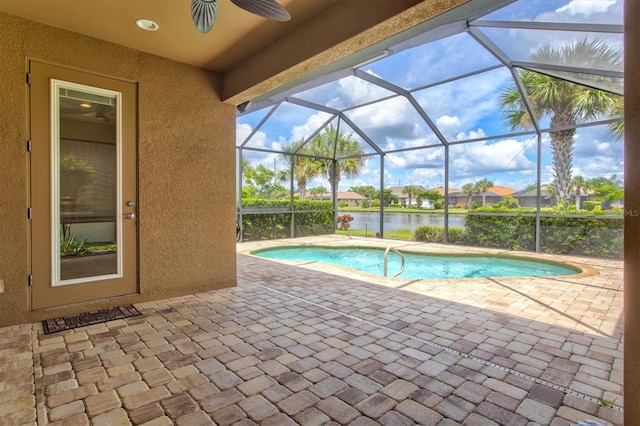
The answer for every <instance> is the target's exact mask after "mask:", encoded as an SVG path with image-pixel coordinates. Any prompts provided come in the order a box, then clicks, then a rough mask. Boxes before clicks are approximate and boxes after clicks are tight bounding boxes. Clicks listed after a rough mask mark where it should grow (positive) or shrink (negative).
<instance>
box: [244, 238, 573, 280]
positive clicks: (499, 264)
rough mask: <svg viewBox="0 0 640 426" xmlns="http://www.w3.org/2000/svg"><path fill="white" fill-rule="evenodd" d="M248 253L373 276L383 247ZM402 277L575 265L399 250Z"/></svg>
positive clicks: (392, 266)
mask: <svg viewBox="0 0 640 426" xmlns="http://www.w3.org/2000/svg"><path fill="white" fill-rule="evenodd" d="M252 254H254V255H256V256H260V257H264V258H268V259H282V260H301V261H309V262H325V263H333V264H336V265H341V266H346V267H348V268H352V269H357V270H360V271H363V272H367V273H370V274H375V275H381V276H382V275H384V272H383V270H384V249H376V248H361V247H354V248H351V247H349V248H346V247H320V246H295V247H280V248H269V249H262V250H256V251H254V252H252ZM402 254H403V255H404V257H405V261H406V265H405V270H404V273H402V275H399V276H398V278H404V279H439V278H440V279H443V278H444V279H449V278H481V277H522V276H536V277H538V276H555V275H574V274H577V273H579V272H580V270H579V269H578V268H574V267H570V266H568V265H562V264H560V263H550V262H543V261H535V260H528V259H524V258H518V257H509V256H491V255H463V254H460V255H440V254H437V255H433V254H417V253H408V252H402ZM401 263H402V262H401V260H400V257H399V256H398V255H397V254H395V253H394V252H393V251H390V252H389V264H388V269H387V271H388V274H387V275H388V276H390V277H391V276H393V275H394V274H395V273H396V272H398V271H399V270H400V266H401Z"/></svg>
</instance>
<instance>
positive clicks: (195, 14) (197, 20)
mask: <svg viewBox="0 0 640 426" xmlns="http://www.w3.org/2000/svg"><path fill="white" fill-rule="evenodd" d="M217 16H218V2H217V0H191V17H192V18H193V23H194V24H195V26H196V28H197V29H198V31H200V32H201V33H203V34H205V33H208V32H209V30H210V29H211V28H212V27H213V24H215V22H216V17H217Z"/></svg>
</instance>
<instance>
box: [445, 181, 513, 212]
mask: <svg viewBox="0 0 640 426" xmlns="http://www.w3.org/2000/svg"><path fill="white" fill-rule="evenodd" d="M517 192H518V190H517V189H513V188H509V187H507V186H492V187H491V188H489V190H487V191H486V192H474V193H473V195H472V196H471V199H470V200H469V198H468V197H467V195H466V194H465V193H463V192H462V191H461V190H457V191H453V190H452V189H449V205H450V206H454V207H461V208H465V207H468V204H469V203H472V202H474V201H479V202H480V203H482V202H483V200H484V205H486V206H490V205H492V204H495V203H497V202H498V201H501V200H502V199H503V198H504V197H505V196H507V195H511V196H513V194H515V193H517Z"/></svg>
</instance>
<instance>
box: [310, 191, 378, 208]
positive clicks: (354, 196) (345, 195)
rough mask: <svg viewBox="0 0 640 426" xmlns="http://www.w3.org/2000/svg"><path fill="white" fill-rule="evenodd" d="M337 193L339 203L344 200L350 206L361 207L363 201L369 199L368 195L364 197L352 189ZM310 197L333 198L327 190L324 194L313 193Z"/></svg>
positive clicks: (314, 198) (318, 198) (319, 198)
mask: <svg viewBox="0 0 640 426" xmlns="http://www.w3.org/2000/svg"><path fill="white" fill-rule="evenodd" d="M336 195H337V197H336V198H337V199H338V203H340V202H341V201H344V202H346V203H347V206H348V207H359V206H361V205H362V201H363V200H366V199H367V197H363V196H362V195H360V194H358V193H355V192H352V191H338V193H337V194H336ZM309 198H311V199H312V200H331V193H329V192H325V193H324V194H322V195H312V196H310V197H309Z"/></svg>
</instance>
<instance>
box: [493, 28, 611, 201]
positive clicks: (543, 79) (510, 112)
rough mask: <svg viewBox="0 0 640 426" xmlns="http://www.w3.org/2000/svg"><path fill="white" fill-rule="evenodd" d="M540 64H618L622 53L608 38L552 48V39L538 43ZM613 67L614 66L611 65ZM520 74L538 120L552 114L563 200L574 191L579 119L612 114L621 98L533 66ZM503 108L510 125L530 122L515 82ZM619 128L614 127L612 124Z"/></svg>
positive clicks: (529, 124)
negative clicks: (573, 178)
mask: <svg viewBox="0 0 640 426" xmlns="http://www.w3.org/2000/svg"><path fill="white" fill-rule="evenodd" d="M531 59H532V61H534V62H537V63H544V64H555V65H568V66H575V65H576V64H579V65H581V66H585V65H586V66H591V67H593V68H597V69H602V68H603V65H604V66H605V67H606V68H605V69H616V68H619V67H620V64H621V63H622V55H621V52H620V51H619V50H618V49H615V48H613V47H611V46H610V45H608V44H607V43H605V42H603V41H600V40H598V39H593V40H589V39H588V38H586V37H585V38H583V39H580V40H578V41H576V42H575V43H573V44H570V45H564V46H561V47H552V46H551V45H550V44H548V45H545V46H542V47H540V48H539V49H538V50H537V51H536V52H534V53H533V54H532V55H531ZM612 67H613V68H612ZM520 78H521V80H522V84H523V86H524V88H525V91H526V94H527V96H528V98H529V101H530V103H531V106H532V110H533V111H532V112H533V114H534V115H535V116H536V119H540V118H541V117H543V116H550V118H551V128H554V129H555V128H558V129H560V130H555V131H550V132H549V135H550V137H551V152H552V154H553V173H554V183H555V186H556V191H557V193H556V197H557V200H558V203H559V204H565V203H566V202H567V200H568V199H569V196H570V193H571V163H572V157H573V146H574V142H575V140H574V137H575V133H576V130H575V127H573V126H575V125H576V124H577V123H579V122H582V121H585V120H589V119H594V118H599V117H604V116H611V115H612V114H613V113H614V111H612V109H613V108H614V106H615V105H616V103H620V102H622V101H621V98H620V97H619V96H618V95H615V94H613V93H609V92H604V91H602V90H597V89H592V88H590V87H586V86H580V85H577V84H574V83H571V82H568V81H565V80H561V79H558V78H555V77H551V76H547V75H543V74H539V73H537V72H534V71H529V70H521V71H520ZM498 106H499V108H500V109H501V110H502V111H503V113H504V118H505V122H506V124H507V126H508V127H509V128H510V129H511V130H518V129H522V128H525V129H526V128H531V127H532V121H533V119H532V117H530V116H529V113H528V112H527V110H526V108H525V106H524V102H523V101H522V99H521V97H520V93H519V91H518V89H517V88H516V86H515V85H514V86H511V87H508V88H506V89H505V91H504V92H503V93H502V94H501V95H500V99H499V101H498ZM610 129H611V130H615V126H610Z"/></svg>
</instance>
